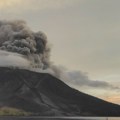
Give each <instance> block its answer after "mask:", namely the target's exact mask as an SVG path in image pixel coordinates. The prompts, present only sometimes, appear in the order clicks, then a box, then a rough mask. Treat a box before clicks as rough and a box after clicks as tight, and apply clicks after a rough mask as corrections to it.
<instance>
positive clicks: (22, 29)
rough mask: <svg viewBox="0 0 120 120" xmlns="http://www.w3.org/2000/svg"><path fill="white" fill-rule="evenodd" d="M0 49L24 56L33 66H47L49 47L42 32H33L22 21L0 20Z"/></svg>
mask: <svg viewBox="0 0 120 120" xmlns="http://www.w3.org/2000/svg"><path fill="white" fill-rule="evenodd" d="M0 49H1V50H5V51H9V52H14V53H19V54H22V55H24V56H26V58H27V59H29V60H30V61H31V63H32V64H33V66H34V67H39V68H41V69H46V68H48V67H49V65H50V64H49V56H50V55H49V53H50V48H49V46H48V43H47V37H46V35H45V34H44V33H42V32H40V31H39V32H33V31H32V30H30V28H29V27H28V26H27V25H26V23H25V22H24V21H19V20H17V21H0Z"/></svg>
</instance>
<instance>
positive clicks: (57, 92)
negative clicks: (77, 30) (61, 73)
mask: <svg viewBox="0 0 120 120" xmlns="http://www.w3.org/2000/svg"><path fill="white" fill-rule="evenodd" d="M0 107H1V108H2V107H11V108H16V109H20V110H21V109H22V110H24V111H26V112H30V113H33V115H41V116H43V115H44V116H120V106H119V105H116V104H113V103H109V102H106V101H103V100H101V99H98V98H96V97H93V96H90V95H87V94H85V93H82V92H80V91H77V90H75V89H73V88H71V87H69V86H68V85H66V84H65V83H64V82H62V81H61V80H59V79H57V78H55V77H53V76H52V75H50V74H47V73H36V72H32V71H28V70H22V69H16V68H15V69H14V68H7V67H6V68H5V67H1V68H0Z"/></svg>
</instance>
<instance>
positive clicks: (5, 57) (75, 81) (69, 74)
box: [0, 20, 119, 89]
mask: <svg viewBox="0 0 120 120" xmlns="http://www.w3.org/2000/svg"><path fill="white" fill-rule="evenodd" d="M0 50H1V51H0V66H6V65H7V66H14V65H15V66H17V67H19V66H22V67H23V66H25V67H27V68H29V66H32V69H30V70H33V71H36V72H47V73H50V74H52V75H54V76H56V77H57V78H60V79H61V80H63V81H64V82H66V83H67V84H69V85H70V84H72V85H75V86H76V85H77V86H90V87H97V88H98V87H99V88H115V87H114V86H112V85H110V84H109V83H107V82H103V81H93V80H90V79H89V78H88V76H87V75H86V74H84V73H82V72H81V71H67V70H65V69H64V68H63V67H57V66H55V65H53V64H51V62H50V47H49V45H48V42H47V37H46V35H45V34H44V33H42V32H40V31H39V32H33V31H32V30H31V29H30V28H29V27H28V26H27V24H26V22H24V21H19V20H17V21H0ZM5 51H6V52H5ZM118 89H119V88H118Z"/></svg>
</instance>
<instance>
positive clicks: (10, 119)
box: [0, 116, 120, 120]
mask: <svg viewBox="0 0 120 120" xmlns="http://www.w3.org/2000/svg"><path fill="white" fill-rule="evenodd" d="M0 120H120V117H108V118H107V117H6V116H5V117H0Z"/></svg>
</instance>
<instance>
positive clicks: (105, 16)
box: [0, 0, 120, 103]
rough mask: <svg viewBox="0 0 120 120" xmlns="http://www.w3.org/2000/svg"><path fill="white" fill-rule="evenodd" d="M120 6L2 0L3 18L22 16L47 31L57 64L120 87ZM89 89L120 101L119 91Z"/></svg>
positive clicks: (99, 0) (109, 1)
mask: <svg viewBox="0 0 120 120" xmlns="http://www.w3.org/2000/svg"><path fill="white" fill-rule="evenodd" d="M119 5H120V0H0V19H1V20H4V19H7V20H14V19H22V20H25V21H27V23H28V25H29V26H30V27H31V29H33V30H35V31H38V30H41V31H43V32H45V33H46V35H47V36H48V40H49V42H50V43H51V45H52V52H51V60H52V61H53V62H54V63H55V64H56V65H62V66H64V67H66V68H68V69H69V70H78V71H79V70H80V71H83V72H86V73H87V74H88V76H89V78H90V79H93V80H101V81H105V82H108V83H111V84H113V85H117V86H119V85H120V53H119V51H120V47H119V45H120V34H119V31H120V7H119ZM77 88H78V89H80V88H79V87H78V86H77ZM80 90H81V89H80ZM85 92H89V93H90V94H93V95H96V96H98V97H99V96H100V97H101V98H104V99H107V100H111V98H110V97H108V96H111V95H112V96H113V97H114V102H117V103H120V97H119V98H118V97H117V98H116V96H118V94H117V93H116V92H112V91H111V92H110V93H107V94H108V96H107V97H106V98H105V94H106V91H105V90H103V89H98V90H96V92H95V90H94V89H92V88H89V89H88V91H87V90H86V91H85ZM119 96H120V95H119ZM111 101H112V100H111Z"/></svg>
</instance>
